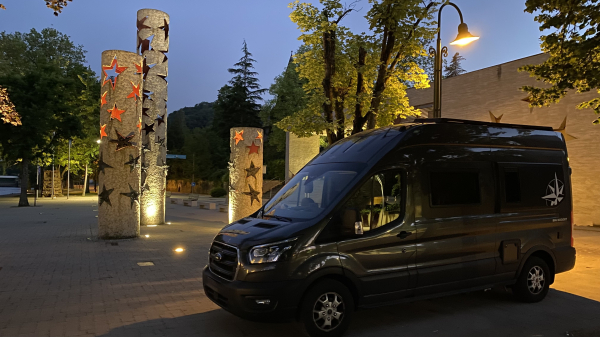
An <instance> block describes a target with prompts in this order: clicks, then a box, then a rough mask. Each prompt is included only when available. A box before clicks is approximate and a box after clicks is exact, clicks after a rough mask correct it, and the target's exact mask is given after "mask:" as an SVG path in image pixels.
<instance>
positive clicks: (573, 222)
mask: <svg viewBox="0 0 600 337" xmlns="http://www.w3.org/2000/svg"><path fill="white" fill-rule="evenodd" d="M574 225H575V220H574V218H573V211H571V247H575V240H573V226H574Z"/></svg>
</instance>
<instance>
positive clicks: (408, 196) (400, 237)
mask: <svg viewBox="0 0 600 337" xmlns="http://www.w3.org/2000/svg"><path fill="white" fill-rule="evenodd" d="M570 174H571V169H570V167H569V161H568V156H567V148H566V145H565V141H564V138H563V136H562V135H561V134H560V133H558V132H554V131H553V130H552V129H551V128H548V127H539V126H527V125H512V124H496V123H484V122H475V121H466V120H453V119H417V120H415V122H414V123H411V124H406V125H396V126H391V127H385V128H380V129H375V130H368V131H364V132H361V133H358V134H356V135H353V136H350V137H347V138H345V139H343V140H341V141H338V142H337V143H335V144H333V145H331V146H329V147H328V148H327V149H326V150H325V151H323V152H322V153H320V154H319V155H318V156H317V157H315V158H314V159H313V160H312V161H311V162H309V163H308V164H307V165H306V166H305V167H304V168H303V169H302V170H301V171H300V172H298V173H297V174H296V175H295V176H294V177H293V178H292V179H291V180H290V181H289V182H288V183H287V184H286V185H285V186H284V187H283V188H282V189H281V190H280V191H279V192H278V193H277V194H276V195H275V196H274V197H273V198H272V199H271V200H270V201H269V202H268V203H266V204H265V205H264V206H263V207H262V208H261V209H260V210H258V211H257V212H256V213H254V214H252V215H250V216H248V217H246V218H243V219H240V220H238V221H235V222H234V223H231V224H229V225H228V226H226V227H224V228H223V229H222V230H221V231H220V232H219V233H218V235H217V236H216V237H215V238H214V241H213V243H212V245H211V248H210V252H209V263H208V265H207V266H206V268H205V269H204V271H203V283H204V291H205V293H206V295H207V296H208V297H209V298H210V299H211V300H212V301H213V302H215V303H216V304H218V305H219V306H221V307H222V308H223V309H225V310H227V311H229V312H231V313H232V314H235V315H237V316H240V317H244V318H247V319H252V320H281V319H284V318H294V319H296V320H298V321H299V322H300V325H301V326H302V327H303V328H304V329H305V331H306V333H307V334H308V335H309V336H340V335H342V334H343V332H344V331H345V330H346V329H347V327H348V325H349V324H350V323H351V321H352V315H353V313H354V311H355V310H357V309H364V308H371V307H375V306H380V305H390V304H396V303H401V302H404V301H415V300H419V299H424V298H431V297H437V296H443V295H448V294H456V293H459V292H469V291H475V290H482V289H488V288H491V287H494V286H505V287H507V288H509V289H511V291H512V292H513V293H514V295H515V297H516V298H517V299H518V300H521V301H524V302H537V301H541V300H542V299H543V298H544V297H545V296H546V294H547V293H548V288H549V286H550V285H551V284H552V283H553V282H554V276H555V274H557V273H562V272H565V271H568V270H570V269H572V268H573V267H574V265H575V248H574V247H573V213H572V196H571V178H570Z"/></svg>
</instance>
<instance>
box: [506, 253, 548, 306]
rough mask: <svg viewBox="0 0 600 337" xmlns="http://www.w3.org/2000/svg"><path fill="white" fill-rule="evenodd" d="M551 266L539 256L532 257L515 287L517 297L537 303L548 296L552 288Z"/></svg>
mask: <svg viewBox="0 0 600 337" xmlns="http://www.w3.org/2000/svg"><path fill="white" fill-rule="evenodd" d="M550 280H551V275H550V268H548V264H547V263H546V261H544V260H542V259H540V258H539V257H536V256H532V257H530V258H529V259H528V260H527V262H526V263H525V265H524V266H523V269H522V270H521V274H520V275H519V278H518V279H517V283H516V284H515V285H514V287H513V293H514V294H515V296H516V298H517V299H518V300H520V301H522V302H526V303H535V302H539V301H541V300H543V299H544V297H546V295H547V294H548V289H549V288H550Z"/></svg>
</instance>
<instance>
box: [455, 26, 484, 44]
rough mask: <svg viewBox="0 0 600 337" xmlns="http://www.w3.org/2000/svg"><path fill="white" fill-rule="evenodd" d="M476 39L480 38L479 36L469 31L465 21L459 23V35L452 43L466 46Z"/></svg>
mask: <svg viewBox="0 0 600 337" xmlns="http://www.w3.org/2000/svg"><path fill="white" fill-rule="evenodd" d="M475 40H479V36H474V35H473V34H471V33H469V28H468V27H467V24H466V23H464V22H463V23H461V24H460V25H458V35H457V36H456V39H454V41H452V42H450V44H451V45H453V46H464V45H467V44H469V43H471V42H473V41H475Z"/></svg>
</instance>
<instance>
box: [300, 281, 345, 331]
mask: <svg viewBox="0 0 600 337" xmlns="http://www.w3.org/2000/svg"><path fill="white" fill-rule="evenodd" d="M353 313H354V298H353V297H352V294H351V293H350V290H348V288H347V287H346V286H345V285H343V284H342V283H340V282H338V281H335V280H323V281H321V282H319V283H317V284H315V285H314V286H313V287H311V288H310V289H309V290H308V291H307V292H306V294H305V295H304V298H303V299H302V303H301V307H300V314H299V317H298V318H299V323H300V325H301V326H302V328H303V330H304V332H305V333H306V334H307V335H308V336H310V337H334V336H336V337H337V336H341V335H342V334H343V333H344V332H345V331H346V329H347V328H348V325H350V320H351V317H352V314H353Z"/></svg>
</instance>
